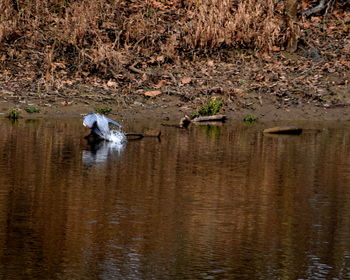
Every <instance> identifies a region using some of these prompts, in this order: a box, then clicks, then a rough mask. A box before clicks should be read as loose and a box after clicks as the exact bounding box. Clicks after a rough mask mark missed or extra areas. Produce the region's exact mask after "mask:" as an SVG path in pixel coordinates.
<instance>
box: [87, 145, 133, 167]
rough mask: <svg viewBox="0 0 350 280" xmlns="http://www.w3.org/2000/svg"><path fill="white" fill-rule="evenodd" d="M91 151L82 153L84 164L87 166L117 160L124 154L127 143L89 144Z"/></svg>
mask: <svg viewBox="0 0 350 280" xmlns="http://www.w3.org/2000/svg"><path fill="white" fill-rule="evenodd" d="M88 144H89V149H86V150H83V151H82V160H83V163H85V164H87V165H93V164H99V163H104V162H106V161H108V160H111V159H113V158H114V159H116V158H118V157H119V156H121V154H122V153H123V151H124V149H125V146H126V142H123V143H120V142H111V141H95V142H88Z"/></svg>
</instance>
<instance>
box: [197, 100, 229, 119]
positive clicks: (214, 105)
mask: <svg viewBox="0 0 350 280" xmlns="http://www.w3.org/2000/svg"><path fill="white" fill-rule="evenodd" d="M222 104H223V102H222V100H221V99H211V100H209V102H208V103H207V104H206V105H204V106H203V107H202V108H201V109H199V110H198V111H197V112H196V113H193V114H192V115H191V118H192V119H194V118H197V117H200V116H214V115H216V114H217V113H219V111H220V108H221V106H222Z"/></svg>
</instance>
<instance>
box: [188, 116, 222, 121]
mask: <svg viewBox="0 0 350 280" xmlns="http://www.w3.org/2000/svg"><path fill="white" fill-rule="evenodd" d="M225 120H227V117H226V115H214V116H202V117H198V118H194V119H193V120H192V122H224V121H225Z"/></svg>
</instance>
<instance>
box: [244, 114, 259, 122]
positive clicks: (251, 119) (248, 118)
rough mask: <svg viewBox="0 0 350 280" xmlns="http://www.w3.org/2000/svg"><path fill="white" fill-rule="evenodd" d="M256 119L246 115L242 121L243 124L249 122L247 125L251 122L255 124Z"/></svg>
mask: <svg viewBox="0 0 350 280" xmlns="http://www.w3.org/2000/svg"><path fill="white" fill-rule="evenodd" d="M257 119H258V118H257V117H256V116H254V115H246V116H245V117H244V118H243V121H244V122H249V123H252V122H255V121H256V120H257Z"/></svg>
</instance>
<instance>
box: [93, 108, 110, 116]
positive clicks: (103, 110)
mask: <svg viewBox="0 0 350 280" xmlns="http://www.w3.org/2000/svg"><path fill="white" fill-rule="evenodd" d="M95 111H96V113H99V114H102V115H108V114H109V113H110V112H111V111H112V108H111V107H108V106H106V107H97V108H95Z"/></svg>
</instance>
